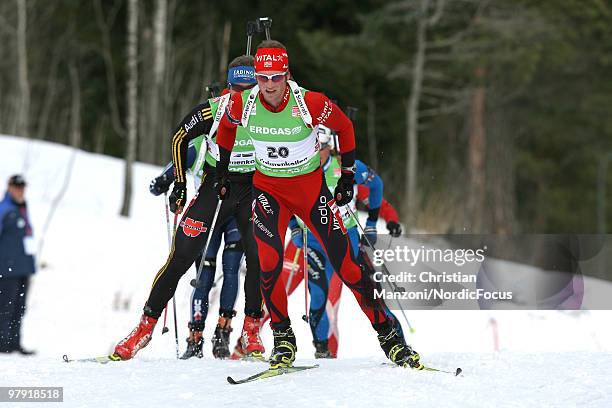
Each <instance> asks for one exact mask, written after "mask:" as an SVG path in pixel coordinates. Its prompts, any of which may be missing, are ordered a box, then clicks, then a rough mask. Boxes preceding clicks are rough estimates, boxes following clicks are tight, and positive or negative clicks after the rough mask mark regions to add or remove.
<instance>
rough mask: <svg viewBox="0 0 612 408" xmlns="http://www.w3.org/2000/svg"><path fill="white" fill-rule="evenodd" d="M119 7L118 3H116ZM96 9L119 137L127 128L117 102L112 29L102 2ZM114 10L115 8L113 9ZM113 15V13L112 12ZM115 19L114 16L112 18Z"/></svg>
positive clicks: (95, 3)
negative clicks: (106, 19)
mask: <svg viewBox="0 0 612 408" xmlns="http://www.w3.org/2000/svg"><path fill="white" fill-rule="evenodd" d="M115 6H117V3H115ZM94 8H95V9H96V13H95V14H96V23H97V24H98V28H99V29H100V33H101V34H102V49H101V50H98V51H99V52H100V54H102V58H103V60H104V66H105V68H106V69H105V71H106V82H107V84H108V94H107V95H108V104H109V107H110V110H111V124H112V127H113V130H114V131H115V132H116V133H117V134H118V135H120V136H121V135H123V134H125V128H124V126H123V124H122V123H121V116H120V115H119V104H118V102H117V84H116V83H115V69H114V67H113V56H112V53H111V40H110V28H109V25H108V22H107V21H105V19H104V13H103V11H102V4H101V2H100V0H94ZM113 10H114V8H113ZM111 13H112V11H111ZM111 17H112V18H113V19H114V16H111Z"/></svg>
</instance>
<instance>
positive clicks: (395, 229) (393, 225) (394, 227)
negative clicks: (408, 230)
mask: <svg viewBox="0 0 612 408" xmlns="http://www.w3.org/2000/svg"><path fill="white" fill-rule="evenodd" d="M387 229H388V230H389V235H391V236H392V237H393V238H397V237H399V236H400V235H402V226H401V225H400V224H399V223H397V222H395V221H389V222H388V223H387Z"/></svg>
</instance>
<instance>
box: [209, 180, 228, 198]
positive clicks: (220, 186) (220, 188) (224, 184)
mask: <svg viewBox="0 0 612 408" xmlns="http://www.w3.org/2000/svg"><path fill="white" fill-rule="evenodd" d="M213 188H214V189H215V191H216V192H217V196H218V197H219V200H225V199H226V198H227V197H229V193H230V181H229V179H228V178H227V176H219V175H217V178H216V179H215V184H214V186H213Z"/></svg>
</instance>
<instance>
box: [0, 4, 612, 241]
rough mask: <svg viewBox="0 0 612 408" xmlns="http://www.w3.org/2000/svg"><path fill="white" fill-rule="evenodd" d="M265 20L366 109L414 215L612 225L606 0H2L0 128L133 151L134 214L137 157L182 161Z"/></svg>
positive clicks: (111, 151)
mask: <svg viewBox="0 0 612 408" xmlns="http://www.w3.org/2000/svg"><path fill="white" fill-rule="evenodd" d="M258 17H270V18H271V19H272V22H273V23H272V29H271V32H272V38H274V39H277V40H279V41H281V42H283V43H284V44H285V45H286V46H287V48H288V50H289V58H290V66H291V72H292V74H293V76H294V77H295V78H296V80H297V81H298V83H299V84H300V85H302V86H304V87H305V88H307V89H311V90H317V91H322V92H324V93H326V94H327V95H328V96H330V97H331V98H333V99H335V100H337V101H338V103H339V105H340V106H341V107H343V108H345V107H346V106H354V107H357V108H358V109H359V112H358V115H357V118H356V121H355V129H356V135H357V143H358V157H359V158H361V159H362V160H363V161H365V162H366V163H368V164H369V165H370V166H371V167H373V168H374V169H376V171H377V172H378V173H379V174H380V175H381V176H382V178H383V180H384V182H385V196H386V198H387V199H388V200H389V201H391V202H392V203H393V204H395V205H396V206H397V207H398V208H399V209H400V210H401V215H402V221H403V223H404V224H405V225H406V226H407V227H408V228H409V229H412V230H415V229H416V230H424V231H427V232H432V233H561V232H571V233H595V232H599V233H602V232H607V229H608V227H607V225H610V224H612V222H611V221H612V208H610V207H612V205H606V201H607V194H606V193H607V191H610V190H611V187H612V185H611V184H612V183H610V177H608V174H609V172H608V168H609V167H610V166H608V164H609V162H610V160H611V159H612V115H611V114H610V106H612V5H611V4H610V3H609V2H608V1H605V0H547V1H540V0H538V1H536V0H413V1H375V0H371V1H366V0H363V1H349V0H336V1H318V2H313V1H303V0H294V1H291V2H285V1H276V0H268V1H264V0H262V1H251V2H239V4H238V3H236V2H215V1H210V0H202V1H179V0H104V1H103V0H84V1H70V0H54V1H46V0H5V1H2V2H0V44H2V45H1V46H0V133H2V134H14V135H19V136H23V137H27V138H32V139H41V140H48V141H53V142H58V143H64V144H68V145H72V146H74V147H75V148H80V149H84V150H87V151H92V152H97V153H104V154H108V155H113V156H117V157H125V158H126V169H127V171H126V176H125V178H124V179H122V180H117V183H123V184H124V186H125V194H124V199H123V203H122V213H123V214H124V215H129V213H130V211H134V209H131V208H130V207H131V206H130V197H131V188H132V186H131V182H130V180H131V173H130V172H131V170H130V169H131V163H133V161H134V160H137V161H141V162H146V163H153V164H159V165H162V164H165V163H167V162H168V161H169V160H170V139H171V136H172V132H173V129H174V127H175V126H176V124H177V123H178V121H179V120H180V119H182V117H183V116H184V115H185V114H186V113H187V112H188V111H189V110H190V108H191V107H192V106H194V105H195V104H196V103H198V102H199V101H201V100H204V99H205V98H207V97H209V94H208V92H207V90H206V86H207V85H209V84H211V83H213V82H215V81H216V82H219V83H221V84H223V83H224V82H225V73H226V67H227V63H228V61H230V60H231V59H232V58H233V57H235V56H238V55H241V54H243V53H244V52H245V47H246V23H247V21H249V20H254V19H256V18H258ZM263 38H264V37H263V34H260V35H258V36H257V37H256V38H255V39H254V40H253V44H254V47H255V46H256V44H257V43H258V42H259V41H260V40H261V39H263ZM27 165H28V164H27V160H26V163H24V169H16V171H21V170H27ZM92 182H95V181H93V180H92ZM606 190H607V191H606Z"/></svg>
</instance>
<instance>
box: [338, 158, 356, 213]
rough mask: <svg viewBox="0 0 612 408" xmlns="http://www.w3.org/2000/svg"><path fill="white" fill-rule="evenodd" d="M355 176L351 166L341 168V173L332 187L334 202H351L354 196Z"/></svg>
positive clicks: (340, 203)
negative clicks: (334, 186) (333, 187)
mask: <svg viewBox="0 0 612 408" xmlns="http://www.w3.org/2000/svg"><path fill="white" fill-rule="evenodd" d="M354 178H355V171H354V169H352V168H346V167H343V168H342V174H341V175H340V180H338V184H337V185H336V188H335V189H334V198H335V199H336V204H338V205H339V206H340V205H346V204H348V203H350V202H351V200H352V199H353V196H354V191H353V183H354Z"/></svg>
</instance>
